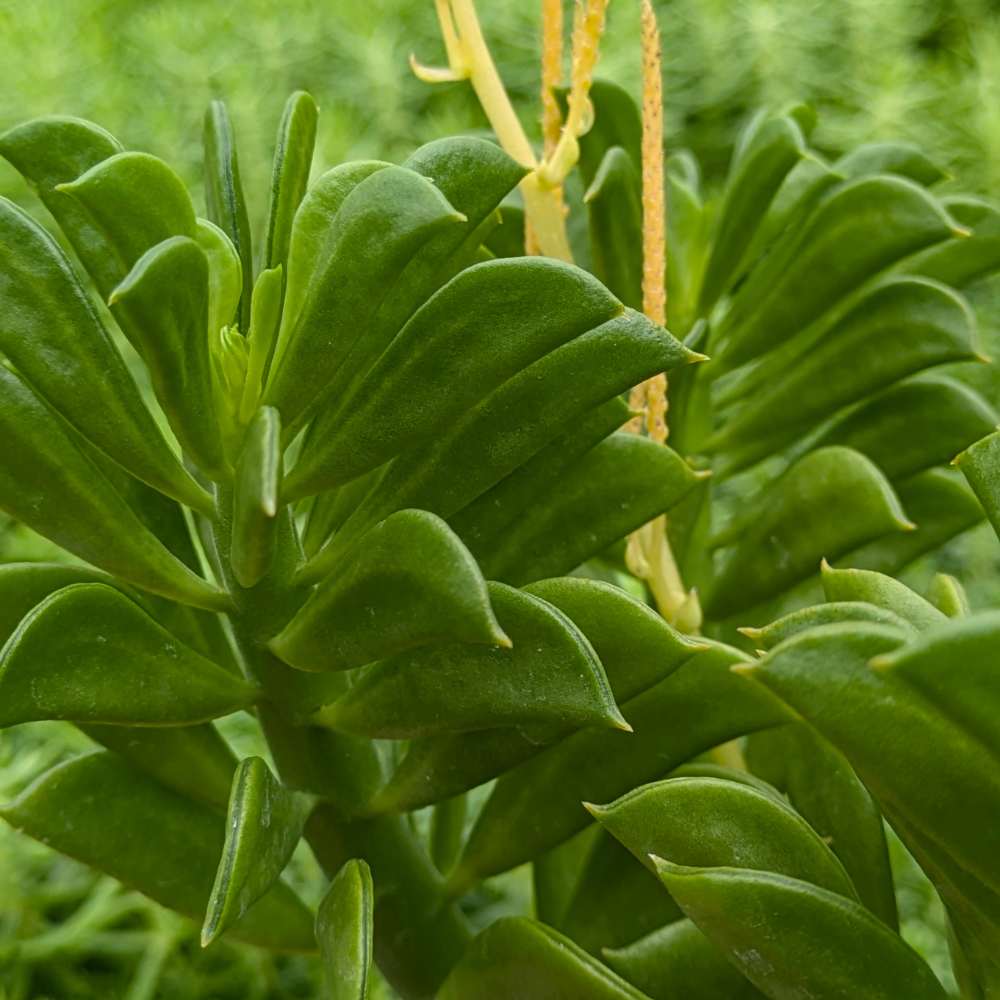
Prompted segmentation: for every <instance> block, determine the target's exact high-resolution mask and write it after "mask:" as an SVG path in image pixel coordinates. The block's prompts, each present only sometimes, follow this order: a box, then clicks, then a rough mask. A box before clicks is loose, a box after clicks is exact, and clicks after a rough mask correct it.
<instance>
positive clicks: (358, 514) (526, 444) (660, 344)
mask: <svg viewBox="0 0 1000 1000" xmlns="http://www.w3.org/2000/svg"><path fill="white" fill-rule="evenodd" d="M699 358H700V355H696V354H694V353H693V352H691V351H689V350H687V348H685V347H684V346H683V345H682V344H681V343H679V342H678V341H677V340H675V339H674V338H673V337H672V336H671V335H670V334H669V333H667V332H666V331H665V330H664V329H663V328H662V327H660V326H657V325H656V324H654V323H652V322H651V321H650V320H648V319H646V318H645V317H644V316H642V315H641V314H640V313H636V312H633V311H632V310H631V309H627V310H626V311H625V313H624V314H623V315H622V316H619V317H617V318H616V319H613V320H611V321H610V322H608V323H604V324H602V325H601V326H599V327H597V328H596V329H594V330H590V331H588V332H587V333H585V334H583V335H582V336H579V337H577V338H576V339H575V340H572V341H570V342H569V343H568V344H564V345H563V346H562V347H560V348H558V349H557V350H555V351H552V352H551V353H550V354H547V355H546V356H545V357H544V358H541V359H540V360H538V361H536V362H535V363H534V364H533V365H531V366H529V367H528V368H526V369H525V370H524V371H522V372H519V373H518V374H517V375H515V376H514V377H513V378H512V379H509V380H508V381H507V382H505V383H504V384H503V385H502V386H501V387H500V388H499V389H497V390H496V391H495V392H493V393H491V394H490V395H489V396H487V397H486V399H484V400H483V401H482V402H481V403H479V404H478V405H477V406H475V407H473V408H472V409H471V410H470V411H469V412H468V413H466V414H465V415H464V416H463V417H461V418H460V419H459V420H458V421H457V422H456V423H455V424H454V426H453V427H452V428H451V429H449V430H448V431H446V432H445V433H443V434H441V435H440V436H439V437H438V438H436V439H434V440H432V441H430V442H428V443H427V444H425V445H422V446H421V447H419V448H414V449H412V450H411V451H408V452H405V453H404V454H403V455H401V456H400V457H399V458H397V459H396V460H395V462H393V464H392V465H391V466H390V467H389V468H388V470H387V471H386V473H385V475H384V476H383V477H382V478H381V479H380V480H379V483H378V485H377V486H376V487H375V489H373V490H372V492H371V493H369V494H368V496H367V497H365V499H364V501H363V502H362V503H361V504H360V505H359V507H358V508H357V510H356V511H354V513H353V514H352V515H351V517H350V518H349V519H348V520H347V522H346V523H345V525H344V527H343V528H342V529H341V531H339V532H338V533H337V534H336V535H335V536H334V538H333V540H332V542H331V543H330V544H329V545H328V546H327V547H326V548H325V549H324V550H323V551H321V552H320V553H319V554H318V555H317V556H315V557H314V558H313V559H311V560H310V561H309V562H308V563H306V565H305V567H304V568H303V571H302V578H303V580H318V579H320V578H321V577H322V576H324V575H326V573H327V572H329V571H330V570H331V569H332V568H333V567H334V566H336V565H337V563H338V562H339V561H340V560H341V559H342V558H343V556H344V555H345V554H346V553H347V551H348V550H349V549H350V548H351V546H353V545H354V544H355V543H356V542H357V540H358V539H359V538H360V537H361V536H362V535H364V534H365V532H367V531H368V530H369V529H370V528H372V527H373V526H374V525H375V524H377V523H378V522H379V521H382V520H384V519H385V518H386V517H388V516H389V515H390V514H392V513H395V512H396V511H397V510H402V509H403V508H405V507H418V508H420V509H422V510H429V511H432V512H433V513H435V514H437V515H439V516H440V517H443V518H448V517H450V516H451V515H452V514H454V513H455V512H456V511H458V510H461V508H463V507H464V506H465V505H466V504H467V503H469V502H470V501H471V500H474V499H475V498H476V497H478V496H480V495H481V494H482V493H485V492H486V490H488V489H489V488H490V487H491V486H494V485H496V484H497V483H498V482H499V481H500V480H501V479H503V478H504V477H505V476H508V475H509V474H510V473H511V472H513V471H514V470H515V469H516V468H517V467H518V466H520V465H521V464H523V463H524V462H525V461H527V459H529V458H530V457H531V456H532V455H534V454H536V453H537V452H538V451H540V450H541V449H542V448H543V447H544V446H545V445H546V444H548V443H549V442H551V441H552V440H553V439H554V438H555V437H556V436H557V435H558V434H560V433H561V432H564V431H565V430H567V429H568V428H569V427H571V426H572V425H573V424H574V422H575V421H577V420H579V419H580V418H581V417H582V416H583V414H585V413H588V412H589V411H591V410H593V409H594V408H596V407H597V406H599V405H600V404H601V403H605V402H607V401H608V400H609V399H612V398H613V397H615V396H617V395H618V394H619V393H622V392H624V391H625V390H626V389H627V388H629V387H631V386H633V385H637V384H638V383H639V382H641V381H642V380H643V379H645V378H649V377H650V376H652V375H655V374H656V373H657V372H663V371H669V370H670V369H672V368H674V367H676V366H677V365H679V364H684V363H685V362H689V361H693V360H698V359H699ZM581 372H587V373H588V377H587V378H586V379H582V378H580V377H579V374H580V373H581Z"/></svg>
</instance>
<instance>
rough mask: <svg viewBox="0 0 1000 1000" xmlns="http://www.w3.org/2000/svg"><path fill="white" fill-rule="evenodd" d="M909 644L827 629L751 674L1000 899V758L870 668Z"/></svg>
mask: <svg viewBox="0 0 1000 1000" xmlns="http://www.w3.org/2000/svg"><path fill="white" fill-rule="evenodd" d="M973 621H974V619H973ZM908 638H909V637H908V636H907V634H906V633H902V632H898V631H896V630H895V629H891V628H888V627H887V626H885V625H875V624H872V623H861V622H858V623H851V624H841V625H824V626H821V627H819V628H816V629H812V630H810V631H809V632H803V633H802V634H801V635H798V636H796V637H794V638H793V639H791V640H789V641H788V642H785V643H783V644H782V645H781V646H780V647H778V648H777V649H775V650H773V651H772V652H770V653H769V654H768V655H767V656H766V657H765V658H764V659H762V660H760V661H759V662H758V663H756V664H754V665H753V666H748V667H746V668H745V672H746V673H748V674H750V675H751V676H753V677H754V678H755V679H756V680H759V681H760V682H761V683H762V684H764V685H765V686H766V687H767V688H768V689H769V690H771V691H773V692H774V693H775V694H777V695H778V696H779V697H780V698H782V699H783V700H785V701H786V702H787V703H788V704H789V705H790V706H791V707H792V708H794V709H795V711H797V712H798V713H799V714H800V715H801V716H802V717H803V718H804V719H806V721H808V722H810V723H812V724H813V725H814V726H815V727H816V729H818V730H819V732H820V733H821V734H822V735H823V736H825V737H826V738H827V739H828V740H829V741H830V742H831V743H833V745H834V746H835V747H837V749H839V750H840V751H841V753H843V754H844V756H845V757H846V758H847V759H848V760H849V761H850V762H851V765H852V766H853V767H854V770H855V771H856V772H857V773H858V777H859V778H860V779H861V780H862V781H863V782H864V783H865V786H866V787H867V788H868V790H869V791H870V792H871V793H872V796H873V797H874V799H875V801H876V802H878V803H879V805H880V807H882V809H883V812H885V811H886V810H888V811H889V812H890V813H891V814H892V816H891V817H890V818H892V817H895V816H897V815H898V816H899V817H900V818H901V819H902V820H903V821H904V822H905V823H906V824H907V825H909V826H912V827H913V828H915V829H916V830H918V831H920V832H921V833H922V834H923V835H924V836H926V837H927V838H928V839H930V840H931V841H932V842H933V843H935V844H936V845H937V846H938V847H939V848H941V849H943V850H944V851H946V852H947V853H948V854H949V855H950V856H951V857H952V859H953V863H954V864H957V865H960V866H962V867H963V868H964V869H965V870H966V871H967V872H969V874H971V875H973V876H975V877H976V878H978V879H981V880H982V882H983V883H985V886H986V887H988V888H989V889H991V890H992V891H993V892H996V891H997V887H998V886H1000V869H998V866H997V856H998V850H997V842H998V838H1000V818H998V815H997V814H998V811H1000V771H998V769H997V766H996V758H995V757H993V756H992V755H991V754H989V753H988V751H987V750H986V748H985V747H984V746H983V744H982V743H981V742H980V741H979V740H978V739H976V738H975V737H974V736H973V735H971V734H970V733H968V732H967V731H966V730H965V729H964V728H963V727H961V726H960V725H958V724H957V723H955V722H954V721H952V720H951V719H949V718H948V717H947V716H946V715H944V714H943V713H942V712H940V711H939V710H937V709H936V708H935V707H934V706H933V705H932V704H931V703H929V702H928V701H927V700H926V699H925V698H923V697H922V696H921V695H918V694H917V693H916V692H915V691H914V690H913V689H912V688H911V687H909V686H908V685H905V684H903V683H901V682H899V681H897V680H895V679H892V678H887V677H884V676H882V675H881V674H880V673H879V672H877V671H875V670H873V669H871V666H870V661H871V660H872V659H873V658H874V657H877V656H881V655H882V654H885V653H890V652H892V651H893V650H895V649H897V648H898V647H899V646H901V645H902V644H903V643H904V642H906V641H907V640H908ZM743 669H744V668H741V670H743ZM915 736H917V737H918V738H915ZM900 834H901V836H904V834H903V832H902V831H900ZM905 839H906V837H905V836H904V840H905Z"/></svg>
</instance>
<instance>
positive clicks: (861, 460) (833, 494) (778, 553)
mask: <svg viewBox="0 0 1000 1000" xmlns="http://www.w3.org/2000/svg"><path fill="white" fill-rule="evenodd" d="M832 510H836V512H837V516H836V517H835V518H834V517H831V516H830V512H831V511H832ZM755 513H756V516H755V517H754V518H753V519H752V520H751V523H750V525H749V527H748V528H747V529H746V531H745V532H744V533H743V535H742V536H741V537H740V539H739V540H738V541H737V543H736V545H735V548H734V550H733V552H732V554H731V555H730V556H729V558H728V560H727V561H726V562H725V564H724V565H723V567H722V568H721V570H720V571H719V572H718V574H717V575H716V577H715V579H714V581H713V582H712V587H711V590H710V591H709V593H708V594H707V595H706V597H705V599H704V600H703V607H704V609H705V612H706V614H709V615H711V616H713V617H725V616H728V615H733V614H736V613H738V612H741V611H746V610H747V609H748V608H750V607H752V606H753V605H754V604H757V603H759V602H761V601H763V600H766V599H767V598H769V597H774V596H776V595H777V594H780V593H781V592H782V591H784V590H787V589H788V588H789V587H792V586H794V585H795V584H796V583H800V582H801V581H802V580H804V579H806V578H807V577H809V576H811V575H812V574H813V573H814V572H815V571H816V566H817V565H818V564H819V562H820V560H821V559H824V558H827V559H837V558H839V557H840V556H842V555H844V554H845V553H847V552H850V551H851V550H853V549H854V548H856V547H857V546H858V545H860V544H863V543H864V542H867V541H871V540H872V539H874V538H878V537H880V536H881V535H885V534H887V533H889V532H890V531H912V530H913V527H914V526H913V525H912V524H911V523H910V522H909V521H908V520H907V519H906V514H905V513H904V512H903V508H902V507H901V506H900V503H899V500H898V499H897V497H896V494H895V493H894V492H893V490H892V487H891V486H890V485H889V483H888V482H887V481H886V479H885V478H884V477H883V475H882V474H881V473H880V472H879V470H878V469H877V468H876V467H875V466H874V465H873V464H872V463H871V462H870V461H869V460H868V459H867V458H865V457H864V456H863V455H861V454H859V453H858V452H856V451H851V449H849V448H844V447H842V446H840V445H834V446H831V447H829V448H821V449H819V450H818V451H813V452H810V453H809V454H807V455H805V456H804V457H803V458H800V459H799V460H798V461H797V462H796V463H795V464H794V465H792V466H791V468H790V469H789V470H788V471H787V472H786V473H785V474H784V475H783V476H782V477H781V479H779V480H778V482H777V483H776V484H775V485H774V486H772V487H771V488H770V489H769V490H768V491H767V492H766V493H765V494H764V495H763V496H762V497H761V499H760V500H759V501H758V502H757V504H756V506H755Z"/></svg>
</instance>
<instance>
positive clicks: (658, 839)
mask: <svg viewBox="0 0 1000 1000" xmlns="http://www.w3.org/2000/svg"><path fill="white" fill-rule="evenodd" d="M587 809H588V811H589V812H590V813H591V815H592V816H594V818H595V819H596V820H597V821H598V822H599V823H600V824H601V825H602V826H603V827H604V828H605V829H606V830H608V831H610V832H611V833H612V834H613V835H614V836H615V837H616V838H617V839H618V840H620V841H621V842H622V843H623V844H624V845H625V846H626V847H627V848H628V849H629V850H630V851H631V852H632V853H633V854H634V855H635V856H636V858H638V859H639V860H640V861H641V862H642V863H643V864H644V865H646V866H647V867H648V868H649V869H650V871H653V872H655V871H656V868H655V866H654V864H653V862H652V860H651V858H652V857H653V856H657V857H658V856H661V855H669V856H670V857H672V858H677V863H678V864H685V865H690V866H692V867H695V868H752V869H755V870H757V871H769V872H777V873H778V874H779V875H788V876H789V877H791V878H801V879H804V880H805V881H807V882H809V883H810V884H812V885H818V886H822V887H823V888H824V889H828V890H830V891H831V892H836V893H839V894H840V895H841V896H847V897H848V898H849V899H857V893H856V891H855V889H854V886H853V885H852V884H851V880H850V878H849V877H848V875H847V872H846V871H844V867H843V865H842V864H841V863H840V862H839V861H838V860H837V857H836V855H835V854H834V853H833V852H832V851H831V850H830V848H829V847H828V846H827V845H826V844H825V843H824V842H823V841H822V839H821V838H820V836H819V834H818V833H816V831H815V830H813V828H812V827H811V826H810V825H809V824H808V823H807V822H806V821H805V820H804V819H803V818H802V817H801V816H799V814H798V813H796V812H795V811H794V810H793V809H792V808H790V807H789V806H787V805H785V804H784V803H783V802H781V801H780V800H779V799H778V798H777V797H776V796H775V795H773V794H768V793H767V792H761V791H758V789H756V788H753V787H752V786H750V785H746V784H741V783H738V782H735V781H726V780H723V779H720V778H670V779H668V780H666V781H658V782H656V783H654V784H651V785H645V786H643V787H641V788H636V789H635V790H634V791H632V792H629V793H628V794H627V795H624V796H622V798H620V799H618V800H616V801H615V802H612V803H610V804H609V805H606V806H600V805H591V804H589V803H588V804H587Z"/></svg>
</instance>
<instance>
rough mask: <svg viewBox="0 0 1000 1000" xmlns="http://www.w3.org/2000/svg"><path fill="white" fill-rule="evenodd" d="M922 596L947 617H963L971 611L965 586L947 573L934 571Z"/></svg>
mask: <svg viewBox="0 0 1000 1000" xmlns="http://www.w3.org/2000/svg"><path fill="white" fill-rule="evenodd" d="M924 597H926V598H927V600H928V601H930V603H931V604H933V605H934V607H936V608H937V609H938V611H941V612H943V613H944V614H946V615H947V616H948V617H949V618H965V617H966V616H967V615H969V614H971V613H972V609H971V608H970V607H969V598H968V597H967V596H966V593H965V588H964V587H963V586H962V584H961V583H960V582H959V581H958V580H956V579H955V577H953V576H949V575H948V574H947V573H935V575H934V577H933V578H932V579H931V582H930V584H929V586H928V587H927V592H926V593H925V594H924Z"/></svg>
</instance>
